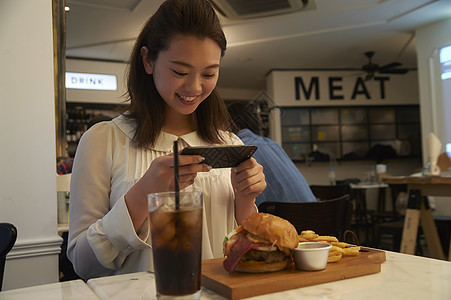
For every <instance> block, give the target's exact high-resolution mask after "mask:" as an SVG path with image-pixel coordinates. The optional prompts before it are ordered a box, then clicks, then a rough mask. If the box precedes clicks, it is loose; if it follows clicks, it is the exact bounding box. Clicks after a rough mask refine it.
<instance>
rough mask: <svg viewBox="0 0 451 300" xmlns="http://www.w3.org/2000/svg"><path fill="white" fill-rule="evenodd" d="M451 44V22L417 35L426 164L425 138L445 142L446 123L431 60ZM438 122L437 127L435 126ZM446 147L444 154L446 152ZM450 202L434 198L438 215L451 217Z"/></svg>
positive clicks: (439, 24)
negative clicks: (440, 49) (434, 81)
mask: <svg viewBox="0 0 451 300" xmlns="http://www.w3.org/2000/svg"><path fill="white" fill-rule="evenodd" d="M449 44H451V18H450V19H447V20H444V21H441V22H438V23H434V24H430V25H427V26H424V27H422V28H419V29H418V30H417V31H416V48H417V60H418V82H419V88H420V107H421V126H422V129H421V130H422V131H421V134H422V136H423V141H422V143H423V160H424V161H427V157H428V151H427V145H426V140H425V137H426V136H427V134H429V133H430V132H434V133H435V134H436V135H437V136H438V137H439V139H440V140H443V139H444V128H443V126H444V123H443V115H442V110H441V108H442V107H443V103H442V99H441V98H439V97H437V91H436V90H434V84H433V83H432V82H431V78H433V77H434V74H431V69H430V58H431V57H432V56H433V55H434V51H436V50H437V49H438V48H440V47H443V46H446V45H449ZM434 122H435V124H434ZM444 151H445V149H444V147H443V149H442V151H441V152H444ZM450 200H451V199H450V198H442V197H435V202H436V211H435V212H434V214H437V215H451V201H450Z"/></svg>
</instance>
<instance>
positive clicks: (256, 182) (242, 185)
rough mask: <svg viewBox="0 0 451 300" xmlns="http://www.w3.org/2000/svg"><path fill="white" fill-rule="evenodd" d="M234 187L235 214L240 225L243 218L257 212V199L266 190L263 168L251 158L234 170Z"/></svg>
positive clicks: (232, 177)
mask: <svg viewBox="0 0 451 300" xmlns="http://www.w3.org/2000/svg"><path fill="white" fill-rule="evenodd" d="M231 180H232V186H233V190H234V191H235V214H236V219H237V222H238V224H240V223H241V222H240V221H241V220H242V218H243V217H246V216H248V215H250V214H251V213H252V212H255V209H254V207H255V206H254V202H255V198H256V197H257V196H258V195H260V194H261V193H262V192H263V191H264V190H265V188H266V181H265V174H263V167H262V166H261V165H260V164H259V163H258V162H257V161H256V160H255V159H254V158H252V157H251V158H250V159H247V160H245V161H244V162H242V163H241V164H239V165H238V166H237V167H235V168H232V174H231Z"/></svg>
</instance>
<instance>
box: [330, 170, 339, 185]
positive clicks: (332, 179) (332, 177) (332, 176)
mask: <svg viewBox="0 0 451 300" xmlns="http://www.w3.org/2000/svg"><path fill="white" fill-rule="evenodd" d="M329 184H330V185H337V179H336V177H335V170H334V167H330V169H329Z"/></svg>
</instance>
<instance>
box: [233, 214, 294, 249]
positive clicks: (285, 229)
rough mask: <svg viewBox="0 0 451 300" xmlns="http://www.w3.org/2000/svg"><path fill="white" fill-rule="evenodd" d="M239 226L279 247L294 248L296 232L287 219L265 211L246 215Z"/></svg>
mask: <svg viewBox="0 0 451 300" xmlns="http://www.w3.org/2000/svg"><path fill="white" fill-rule="evenodd" d="M241 226H242V227H243V228H244V229H245V230H247V231H248V232H250V233H252V234H253V235H256V236H258V237H260V238H262V239H265V240H266V241H268V242H270V243H272V244H274V245H276V246H277V247H278V248H279V249H283V248H289V249H292V248H296V247H297V245H298V233H297V231H296V228H295V227H294V226H293V224H291V223H290V222H289V221H287V220H285V219H283V218H280V217H278V216H275V215H271V214H267V213H255V214H252V215H250V216H249V217H247V218H246V219H245V220H244V221H243V223H242V224H241Z"/></svg>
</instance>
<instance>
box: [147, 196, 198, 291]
mask: <svg viewBox="0 0 451 300" xmlns="http://www.w3.org/2000/svg"><path fill="white" fill-rule="evenodd" d="M178 194H179V195H178V196H177V197H176V193H175V192H163V193H155V194H149V195H148V200H149V218H150V230H151V238H152V252H153V261H154V270H155V282H156V287H157V297H158V298H159V299H165V298H167V299H200V275H201V256H202V207H203V206H202V192H201V191H191V192H179V193H178ZM176 198H177V199H178V200H177V201H176Z"/></svg>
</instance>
